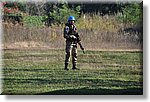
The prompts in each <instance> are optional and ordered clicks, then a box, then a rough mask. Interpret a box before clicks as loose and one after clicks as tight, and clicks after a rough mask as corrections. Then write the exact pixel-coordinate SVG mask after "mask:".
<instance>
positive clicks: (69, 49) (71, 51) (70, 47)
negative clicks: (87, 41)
mask: <svg viewBox="0 0 150 102" xmlns="http://www.w3.org/2000/svg"><path fill="white" fill-rule="evenodd" d="M65 50H66V57H65V63H69V61H70V56H71V55H72V64H74V65H76V63H77V43H73V42H71V41H66V49H65Z"/></svg>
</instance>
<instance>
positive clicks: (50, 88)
mask: <svg viewBox="0 0 150 102" xmlns="http://www.w3.org/2000/svg"><path fill="white" fill-rule="evenodd" d="M64 54H65V52H64V50H63V49H53V50H52V49H40V50H39V49H23V50H4V57H3V63H4V64H3V75H4V82H3V93H2V94H38V95H41V94H42V95H44V94H46V95H50V94H53V95H54V94H73V95H74V94H81V95H88V94H94V95H96V94H99V95H101V94H103V95H117V94H118V95H121V94H122V95H132V94H136V95H137V94H143V66H142V65H143V64H142V60H143V59H142V56H143V53H142V52H141V51H130V52H128V51H86V54H82V52H81V51H78V67H79V68H80V70H79V71H74V70H71V67H72V66H71V64H70V65H69V68H70V70H69V71H65V70H63V68H64V57H65V55H64Z"/></svg>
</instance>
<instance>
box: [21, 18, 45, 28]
mask: <svg viewBox="0 0 150 102" xmlns="http://www.w3.org/2000/svg"><path fill="white" fill-rule="evenodd" d="M42 20H43V17H42V16H24V17H23V22H24V25H25V26H29V27H40V26H42V25H43V22H42Z"/></svg>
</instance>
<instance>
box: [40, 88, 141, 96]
mask: <svg viewBox="0 0 150 102" xmlns="http://www.w3.org/2000/svg"><path fill="white" fill-rule="evenodd" d="M37 95H143V89H142V88H129V89H87V88H81V89H67V90H56V91H51V92H45V93H39V94H37Z"/></svg>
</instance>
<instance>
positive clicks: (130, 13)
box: [119, 3, 143, 25]
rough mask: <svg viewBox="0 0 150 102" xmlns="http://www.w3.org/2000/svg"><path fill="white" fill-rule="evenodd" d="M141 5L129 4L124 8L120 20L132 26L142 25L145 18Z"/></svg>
mask: <svg viewBox="0 0 150 102" xmlns="http://www.w3.org/2000/svg"><path fill="white" fill-rule="evenodd" d="M142 7H143V6H142V4H141V3H132V4H128V5H126V6H125V7H124V8H123V15H122V16H120V17H119V18H120V20H121V21H122V22H124V23H129V24H132V25H135V24H140V23H141V22H142V17H143V13H142V12H143V8H142Z"/></svg>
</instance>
